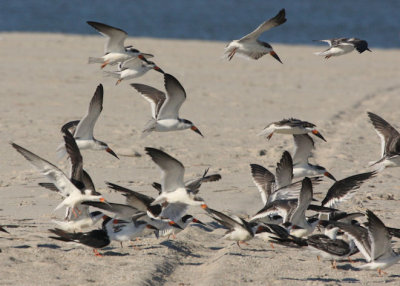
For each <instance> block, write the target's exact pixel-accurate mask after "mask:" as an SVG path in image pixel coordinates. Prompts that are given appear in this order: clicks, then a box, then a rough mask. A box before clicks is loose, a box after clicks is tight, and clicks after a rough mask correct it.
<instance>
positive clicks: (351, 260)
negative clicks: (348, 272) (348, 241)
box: [347, 256, 355, 263]
mask: <svg viewBox="0 0 400 286" xmlns="http://www.w3.org/2000/svg"><path fill="white" fill-rule="evenodd" d="M347 259H348V260H349V262H350V263H355V261H354V260H353V259H351V258H350V256H349V257H347Z"/></svg>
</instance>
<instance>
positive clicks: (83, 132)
mask: <svg viewBox="0 0 400 286" xmlns="http://www.w3.org/2000/svg"><path fill="white" fill-rule="evenodd" d="M103 94H104V92H103V85H101V84H99V85H98V86H97V88H96V91H95V93H94V95H93V97H92V99H91V101H90V105H89V109H88V112H87V114H86V115H85V116H84V117H83V118H82V119H81V120H80V121H79V124H78V125H77V126H76V129H75V132H74V134H73V135H74V138H75V140H76V144H77V145H78V147H79V149H81V150H83V149H91V150H105V151H107V152H108V153H110V154H111V155H113V156H114V157H116V158H118V156H117V154H115V153H114V151H113V150H111V148H110V147H108V145H107V143H104V142H102V141H99V140H97V139H95V138H94V137H93V129H94V125H95V124H96V121H97V119H98V118H99V116H100V113H101V111H102V110H103ZM76 122H77V121H72V122H68V123H67V124H66V125H64V126H63V127H62V128H61V130H63V129H67V128H70V127H73V126H74V124H73V123H76ZM57 153H58V157H59V158H62V157H63V156H64V155H65V154H66V150H65V145H64V143H63V144H61V145H60V146H59V147H58V148H57Z"/></svg>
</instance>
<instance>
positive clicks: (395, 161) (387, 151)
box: [368, 112, 400, 169]
mask: <svg viewBox="0 0 400 286" xmlns="http://www.w3.org/2000/svg"><path fill="white" fill-rule="evenodd" d="M368 117H369V119H370V120H371V122H372V125H373V126H374V129H375V131H376V133H378V135H379V137H380V138H381V158H380V159H379V160H378V161H376V162H372V163H371V166H373V165H378V166H379V167H380V169H384V168H385V167H398V166H400V134H399V132H398V131H397V130H396V129H394V128H393V127H392V125H390V124H389V123H388V122H387V121H386V120H384V119H383V118H382V117H380V116H378V115H376V114H374V113H372V112H368Z"/></svg>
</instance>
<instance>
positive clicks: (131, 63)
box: [118, 57, 142, 71]
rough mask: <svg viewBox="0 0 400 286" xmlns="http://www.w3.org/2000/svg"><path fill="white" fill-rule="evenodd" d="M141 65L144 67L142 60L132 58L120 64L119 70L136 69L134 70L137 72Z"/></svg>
mask: <svg viewBox="0 0 400 286" xmlns="http://www.w3.org/2000/svg"><path fill="white" fill-rule="evenodd" d="M141 65H142V60H141V59H139V58H137V57H134V58H130V59H128V60H126V61H123V62H122V63H120V64H119V65H118V68H119V70H120V71H122V70H124V69H134V70H136V69H138V68H140V67H141Z"/></svg>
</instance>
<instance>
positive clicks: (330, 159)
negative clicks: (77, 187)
mask: <svg viewBox="0 0 400 286" xmlns="http://www.w3.org/2000/svg"><path fill="white" fill-rule="evenodd" d="M126 43H127V44H133V45H134V46H135V47H137V48H139V49H140V50H141V51H143V52H146V53H151V54H154V55H155V57H154V58H153V59H152V60H153V61H154V62H155V63H156V64H158V65H159V66H160V67H161V68H162V69H163V70H164V71H165V72H168V73H170V74H172V75H174V76H175V77H176V78H177V79H178V80H179V81H180V82H181V84H182V85H183V86H184V88H185V90H186V92H187V101H186V102H185V104H184V105H183V106H182V109H181V112H180V115H181V117H183V118H188V119H190V120H191V121H193V122H194V123H195V124H196V126H197V127H198V128H199V129H200V130H201V132H202V133H203V134H204V138H201V137H200V136H198V135H197V134H195V133H194V132H191V131H180V132H169V133H152V134H150V135H149V136H147V137H145V138H141V130H142V128H143V126H144V125H145V123H146V122H147V120H148V119H149V118H150V107H149V104H148V103H147V102H146V101H145V100H144V99H143V98H142V97H141V96H140V94H139V93H137V92H136V91H135V90H134V89H133V88H132V87H131V86H130V85H129V83H143V84H147V85H150V86H154V87H156V88H158V89H160V90H163V77H162V75H161V74H160V73H157V72H154V71H150V72H148V73H147V74H146V75H145V76H143V77H141V78H138V79H134V80H130V81H128V82H122V83H121V84H119V85H117V86H116V85H115V79H113V78H110V77H104V75H103V72H102V71H101V70H100V68H99V66H98V65H89V64H87V60H88V57H89V56H99V55H101V54H102V52H103V45H104V40H103V38H101V37H99V36H78V35H65V34H45V33H43V34H33V33H0V45H1V56H0V58H1V64H2V68H1V69H0V77H1V78H2V80H1V81H0V88H1V104H0V158H1V164H0V192H1V194H0V198H1V200H0V225H5V226H6V229H7V230H8V231H9V232H10V234H6V233H0V249H1V253H0V277H1V278H0V285H72V284H74V285H192V286H194V285H350V284H351V285H380V284H382V283H383V282H386V283H387V285H398V284H399V281H400V275H399V273H400V264H397V265H394V266H392V267H391V268H389V269H387V272H388V274H387V275H385V276H383V277H379V276H378V274H377V272H376V271H361V270H358V269H357V266H360V265H362V264H363V263H364V258H363V256H362V255H361V254H357V255H355V256H354V257H353V259H354V260H355V263H354V264H352V263H350V262H348V261H347V260H346V261H343V262H338V269H332V268H331V264H330V262H329V261H317V258H316V257H315V255H313V254H311V253H310V252H309V251H307V249H300V250H299V249H290V248H286V247H283V246H275V248H271V247H270V245H269V244H268V243H266V242H263V241H261V240H257V239H254V240H251V241H249V245H248V246H246V245H243V246H242V248H243V249H240V248H238V247H237V246H236V244H233V243H232V242H230V241H224V240H222V239H221V237H222V236H223V234H224V232H225V230H224V229H222V228H218V227H216V226H217V224H216V223H214V222H213V221H212V220H211V219H210V218H209V217H208V216H207V215H206V213H205V212H204V211H203V210H202V209H201V208H194V207H192V208H191V209H190V214H192V215H194V216H195V217H197V218H199V219H200V220H201V221H204V222H206V223H207V227H206V228H202V227H198V226H196V225H191V226H189V227H188V228H186V229H185V230H184V231H183V232H181V233H180V234H178V235H177V238H176V239H171V240H167V239H166V238H160V239H158V240H157V239H156V238H155V237H154V236H150V237H146V238H143V239H141V240H140V241H138V242H134V245H135V246H136V247H133V244H132V243H125V244H124V246H123V248H121V247H120V245H119V243H115V242H113V243H111V245H110V246H109V247H106V248H105V249H103V250H101V252H102V253H103V254H104V257H102V258H98V257H95V256H94V255H93V253H92V250H91V249H90V248H88V247H84V246H77V245H71V244H66V243H62V242H58V241H55V240H53V239H50V238H48V236H49V232H48V229H49V228H53V227H54V224H53V223H52V222H51V220H52V219H55V218H57V219H61V218H62V217H63V211H60V212H56V213H54V212H53V210H54V208H55V207H56V206H57V205H58V204H59V203H60V201H61V197H60V196H59V195H58V194H56V193H52V192H50V191H48V190H45V189H43V188H41V187H40V186H38V183H39V182H44V181H46V178H44V177H43V176H41V175H40V173H39V172H38V171H37V170H35V169H34V168H33V167H32V166H31V165H30V164H29V163H28V162H27V161H26V160H25V159H24V158H23V157H22V156H21V155H20V154H18V153H17V152H16V151H15V150H14V149H13V148H12V147H11V145H10V144H9V143H10V142H15V143H17V144H19V145H21V146H23V147H25V148H27V149H29V150H30V151H32V152H34V153H35V154H37V155H39V156H41V157H43V158H45V159H47V160H49V161H50V162H52V163H55V164H56V165H57V166H60V167H61V168H62V169H63V170H65V172H68V168H69V166H68V163H67V160H61V161H58V160H57V158H56V148H57V146H58V145H59V144H60V143H61V142H62V136H61V133H60V128H61V126H62V125H63V124H64V123H66V122H68V121H70V120H75V119H80V118H81V117H82V116H83V115H84V114H85V113H86V111H87V107H88V104H89V101H90V99H91V97H92V95H93V93H94V91H95V89H96V86H97V85H98V84H99V83H102V84H103V85H104V109H103V112H102V114H101V116H100V118H99V120H98V122H97V123H96V127H95V130H94V132H95V134H94V135H95V137H96V138H98V139H99V140H102V141H106V142H107V143H108V144H109V145H110V147H111V148H112V149H113V150H114V151H115V152H116V153H117V154H118V156H119V157H120V160H117V159H116V158H114V157H112V156H110V155H109V154H107V153H106V152H94V151H83V152H82V155H83V159H84V167H85V169H86V170H87V171H88V172H89V173H90V175H91V177H92V179H93V181H94V183H95V185H96V188H97V189H98V190H99V191H100V192H101V193H102V194H104V196H105V197H106V198H107V200H109V201H112V202H123V201H124V199H123V197H122V196H120V195H117V194H115V193H114V192H112V191H110V190H108V189H107V188H106V185H105V183H104V182H105V181H109V182H113V183H117V184H120V185H122V186H126V187H128V188H132V189H133V190H136V191H139V192H142V193H144V194H147V195H150V196H156V195H157V192H156V191H155V190H154V189H153V188H152V187H151V183H152V182H154V181H159V180H160V172H159V170H158V169H157V167H156V165H155V164H154V163H153V162H152V161H151V159H150V157H149V156H147V155H146V154H145V152H144V147H146V146H150V147H155V148H163V150H165V151H166V152H167V153H169V154H171V155H172V156H174V157H176V158H177V159H178V160H180V161H181V162H182V163H183V164H184V165H185V167H186V173H185V178H187V179H190V178H193V177H195V176H199V175H202V173H203V172H204V170H205V169H206V168H208V167H209V168H210V172H212V173H214V172H218V173H220V174H221V175H222V180H220V181H218V182H215V183H208V184H204V185H203V186H202V188H201V191H200V195H201V197H202V198H203V199H204V200H205V201H206V202H207V203H208V205H209V206H210V207H212V208H214V209H217V210H220V211H223V212H226V213H234V214H238V215H241V216H243V217H247V216H250V215H252V214H254V213H255V212H256V211H258V210H259V209H260V208H261V207H262V203H261V200H260V196H259V193H258V191H257V188H256V187H255V186H254V184H253V182H252V179H251V175H250V167H249V164H251V163H255V164H260V165H263V166H265V167H267V168H268V169H269V170H274V169H275V166H276V162H277V161H278V160H279V159H280V157H281V155H282V152H283V151H284V150H288V151H290V152H292V150H293V139H292V137H291V136H283V135H281V136H280V135H279V134H276V135H274V136H273V137H272V139H271V140H270V141H267V140H265V139H264V138H262V137H259V136H257V134H258V133H259V132H260V131H261V130H262V129H263V128H264V126H265V125H267V124H268V123H270V122H272V121H277V120H281V119H283V118H287V117H295V118H300V119H303V120H306V121H309V122H313V123H315V124H316V125H317V127H318V130H319V131H320V132H321V133H322V134H323V136H324V137H325V138H326V139H327V142H323V141H322V140H319V139H316V140H315V142H316V149H315V151H314V158H312V159H311V162H318V164H320V165H322V166H325V167H326V168H327V169H328V170H329V171H330V172H331V173H332V174H333V175H334V176H335V177H336V178H337V179H342V178H345V177H347V176H350V175H353V174H357V173H360V172H364V171H367V170H369V169H368V168H367V166H368V162H370V161H374V160H378V159H379V156H380V139H379V137H378V136H377V134H376V133H375V131H374V129H373V127H372V125H371V123H370V122H369V120H368V117H367V114H366V112H367V111H371V112H374V113H376V114H378V115H380V116H382V117H383V118H385V119H386V120H387V121H388V122H390V123H392V124H393V125H394V126H395V127H396V128H399V127H400V124H399V123H398V122H399V119H400V114H399V112H398V107H399V106H400V96H399V92H400V83H399V71H400V65H399V64H400V62H399V58H400V50H396V49H392V50H390V49H385V50H383V49H375V48H374V47H373V46H372V47H370V48H371V50H372V53H369V52H365V53H363V54H358V53H356V52H352V53H351V54H348V55H345V56H342V57H338V58H331V59H329V60H325V59H324V58H323V57H317V56H315V55H314V54H313V53H314V52H318V51H322V50H323V49H325V48H326V47H325V46H323V45H321V46H318V47H317V46H301V45H291V46H286V45H279V44H273V43H272V45H273V47H274V49H275V51H276V52H277V53H278V55H279V57H280V58H281V59H282V61H283V65H282V64H280V63H279V62H277V61H276V60H274V59H273V58H272V57H270V56H264V57H263V58H261V59H260V60H258V61H249V60H244V59H242V58H238V57H235V58H234V59H233V60H232V61H230V62H228V61H226V60H223V59H222V54H223V50H224V47H225V45H226V43H223V42H207V41H194V40H193V41H182V40H163V39H149V38H128V40H127V42H126ZM114 68H115V67H114ZM114 68H112V67H110V68H108V70H113V69H114ZM263 150H264V152H260V151H263ZM262 153H265V155H260V154H262ZM398 172H399V169H396V168H392V169H386V170H384V172H382V173H380V174H379V175H378V176H376V177H375V178H373V179H371V180H369V181H368V182H367V183H365V184H364V185H363V186H362V187H361V188H360V189H359V190H358V191H357V193H356V195H355V196H354V198H353V199H352V200H351V201H349V202H346V203H344V204H342V205H341V206H340V209H343V210H345V211H365V210H366V209H370V210H372V211H373V212H374V213H375V214H377V215H378V216H379V217H380V218H381V219H382V220H383V222H384V223H385V224H386V225H388V226H391V227H397V228H400V222H399V220H398V219H397V218H398V217H399V216H400V209H399V208H398V205H397V204H398V203H399V202H398V201H399V199H400V195H399V192H400V185H399V177H398V176H399V175H398V174H399V173H398ZM332 183H333V181H331V180H329V179H327V178H325V179H324V181H323V182H322V183H321V184H320V185H318V186H316V187H315V192H316V193H320V194H319V195H316V198H317V199H322V198H323V197H324V195H325V194H326V191H327V190H328V188H329V187H330V186H331V185H332ZM393 241H394V243H393V247H394V249H395V250H396V251H397V248H398V246H399V243H398V240H397V241H396V240H393Z"/></svg>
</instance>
